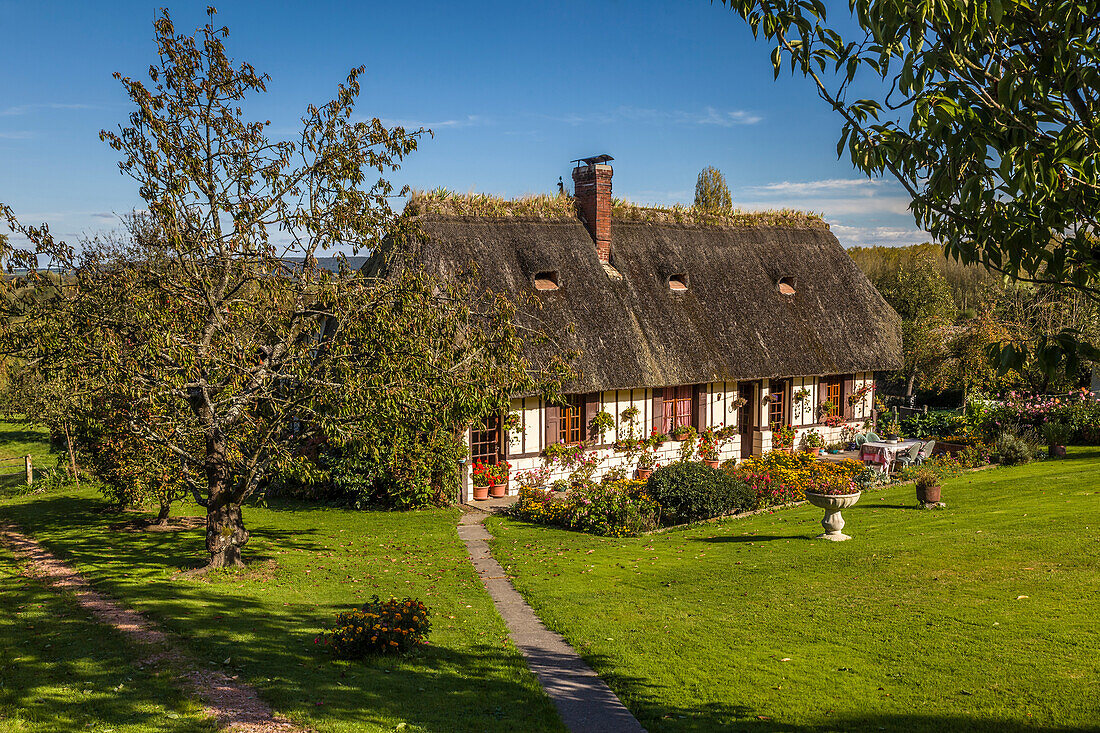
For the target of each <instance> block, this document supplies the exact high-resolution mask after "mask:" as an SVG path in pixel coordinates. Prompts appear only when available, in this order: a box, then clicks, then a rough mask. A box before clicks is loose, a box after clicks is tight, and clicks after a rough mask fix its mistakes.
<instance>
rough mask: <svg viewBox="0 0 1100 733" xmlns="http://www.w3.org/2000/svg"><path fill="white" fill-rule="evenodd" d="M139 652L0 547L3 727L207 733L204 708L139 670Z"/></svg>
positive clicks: (45, 731) (48, 731)
mask: <svg viewBox="0 0 1100 733" xmlns="http://www.w3.org/2000/svg"><path fill="white" fill-rule="evenodd" d="M139 652H140V650H133V649H131V648H129V647H128V646H127V644H126V641H125V640H124V639H123V638H122V636H121V635H120V634H117V633H115V632H113V631H111V630H107V629H104V628H103V627H101V626H99V625H98V624H96V623H95V622H94V621H89V620H88V614H87V613H86V612H84V611H82V610H81V609H80V608H79V606H77V604H76V602H75V601H74V600H73V599H71V598H70V597H68V596H67V595H60V594H58V593H57V592H55V591H53V590H51V589H48V588H44V587H43V586H42V585H41V583H39V582H38V581H37V580H33V579H29V578H25V577H22V576H21V575H20V574H19V568H18V566H17V564H16V562H15V558H14V557H12V555H11V554H10V553H9V552H8V551H7V550H5V549H3V548H0V730H2V731H28V732H30V731H41V733H56V732H59V731H86V730H95V731H106V730H114V731H117V733H123V732H124V731H130V732H132V733H140V732H141V731H151V730H152V731H180V732H181V733H182V732H183V731H203V730H213V727H212V726H210V725H209V724H207V723H206V722H205V721H204V720H203V716H202V711H201V708H200V706H198V705H196V704H195V703H194V702H192V701H188V700H186V699H184V698H183V696H182V695H180V693H179V692H177V691H176V690H175V689H174V688H173V687H172V686H171V685H169V684H168V682H167V681H166V680H163V679H160V678H158V677H156V676H154V675H153V674H150V673H148V672H145V671H143V670H141V669H138V668H137V667H136V666H135V665H136V664H137V663H138V662H139V661H140V659H141V655H140V653H139Z"/></svg>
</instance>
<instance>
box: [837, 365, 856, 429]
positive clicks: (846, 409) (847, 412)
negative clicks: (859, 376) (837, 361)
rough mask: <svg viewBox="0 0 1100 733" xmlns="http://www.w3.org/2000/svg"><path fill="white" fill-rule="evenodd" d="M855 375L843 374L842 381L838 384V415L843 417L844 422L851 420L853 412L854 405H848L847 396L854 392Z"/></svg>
mask: <svg viewBox="0 0 1100 733" xmlns="http://www.w3.org/2000/svg"><path fill="white" fill-rule="evenodd" d="M855 381H856V375H854V374H845V375H844V379H843V381H841V383H840V404H841V410H840V414H841V415H843V416H844V419H845V420H851V419H852V415H853V414H854V411H855V406H854V405H849V404H848V395H850V394H852V393H853V392H855V391H856V390H855Z"/></svg>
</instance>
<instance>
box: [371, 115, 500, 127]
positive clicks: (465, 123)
mask: <svg viewBox="0 0 1100 733" xmlns="http://www.w3.org/2000/svg"><path fill="white" fill-rule="evenodd" d="M382 124H384V125H386V126H387V127H394V126H400V127H404V128H406V129H417V128H420V127H426V128H428V129H429V130H440V129H447V128H456V127H475V126H478V125H487V124H490V121H489V119H488V118H487V117H482V116H481V115H466V116H465V117H456V118H454V119H450V120H439V121H437V122H423V121H420V120H408V119H404V120H402V119H390V118H383V119H382Z"/></svg>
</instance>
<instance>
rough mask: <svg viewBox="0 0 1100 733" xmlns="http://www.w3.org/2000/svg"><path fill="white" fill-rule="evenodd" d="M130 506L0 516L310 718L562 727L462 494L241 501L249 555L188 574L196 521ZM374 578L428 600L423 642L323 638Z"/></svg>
mask: <svg viewBox="0 0 1100 733" xmlns="http://www.w3.org/2000/svg"><path fill="white" fill-rule="evenodd" d="M185 513H190V514H196V513H197V510H196V508H195V507H191V508H190V510H189V511H188V512H185ZM135 516H137V515H128V516H119V515H118V514H114V513H110V512H106V511H105V503H104V501H103V500H102V499H100V498H99V497H98V496H97V495H96V494H95V492H94V491H91V490H88V489H85V490H81V491H68V492H64V493H54V494H48V495H42V496H27V497H20V498H16V499H9V500H7V501H3V502H0V519H5V520H9V521H12V522H14V523H16V524H17V525H18V526H20V527H21V528H23V529H24V530H26V531H27V532H29V533H30V534H32V535H33V536H34V537H35V538H37V539H38V540H39V541H40V542H42V544H43V545H45V546H46V547H47V548H48V549H49V550H51V551H52V552H54V553H56V554H57V555H59V556H61V557H63V558H65V559H66V560H68V561H69V562H70V563H71V564H72V565H74V566H75V567H76V568H78V569H79V570H80V571H81V572H82V573H83V574H84V575H85V577H87V578H88V579H89V580H90V581H91V582H92V583H93V584H94V585H95V586H96V587H97V588H99V589H100V590H102V591H104V592H106V593H107V594H109V595H111V596H113V597H114V598H116V599H120V600H121V601H122V602H123V603H124V604H126V605H128V606H131V607H133V608H136V609H138V610H140V611H142V612H143V613H145V614H146V615H147V616H148V617H150V618H152V619H154V620H155V621H158V622H159V623H161V624H162V625H163V626H164V627H166V628H167V629H169V630H170V631H172V632H174V633H175V634H177V635H178V636H179V637H180V638H181V639H182V640H183V644H184V646H185V648H186V649H188V650H189V651H190V652H191V653H193V654H194V655H195V656H196V657H197V658H198V659H199V660H200V661H203V662H206V663H209V664H212V665H217V666H220V667H222V668H224V669H227V670H229V671H230V672H231V673H235V674H239V675H240V677H241V679H242V680H244V681H247V682H249V683H251V684H253V685H255V686H256V687H257V688H258V689H259V691H260V693H261V695H262V696H263V697H264V698H265V699H266V700H267V701H268V702H270V703H271V704H272V705H273V706H274V708H275V709H276V711H277V712H280V713H283V714H285V715H287V716H289V717H290V718H291V719H293V720H295V721H297V722H299V723H301V724H303V725H306V726H309V727H311V728H313V729H315V730H317V731H319V732H325V731H333V732H335V731H391V730H394V729H395V728H396V727H397V726H398V725H400V724H406V727H404V728H402V730H405V731H409V732H410V733H411V732H413V731H514V730H524V731H561V730H562V727H561V723H560V721H559V720H558V717H557V714H556V712H555V711H554V709H553V706H552V704H551V703H550V701H549V699H548V698H547V697H546V696H545V695H544V694H543V692H542V691H541V689H540V688H539V687H538V684H537V682H536V681H535V679H534V677H533V675H531V673H530V672H529V671H528V670H527V668H526V665H525V663H524V661H523V659H522V657H521V656H520V654H519V652H518V651H517V650H516V649H515V648H514V646H512V644H511V643H510V642H508V641H507V638H506V637H507V631H506V628H505V626H504V623H503V621H502V619H501V618H500V616H499V615H498V614H497V613H496V611H495V609H494V608H493V605H492V601H491V599H490V598H489V596H488V595H487V593H486V592H485V590H484V588H483V587H482V585H481V582H480V580H479V579H478V577H477V575H476V574H475V573H474V570H473V568H472V566H471V565H470V563H469V561H468V559H467V557H466V554H465V549H464V547H463V546H462V544H461V542H460V541H459V539H458V537H457V534H456V531H455V525H456V521H457V518H458V512H457V510H437V511H425V512H412V513H384V512H356V511H341V510H336V509H321V508H314V507H309V506H303V505H292V504H283V505H278V506H270V507H266V508H260V507H249V508H247V509H246V511H245V520H246V523H247V524H248V526H249V529H250V531H251V532H252V541H251V542H250V543H249V545H248V546H247V548H246V554H247V556H248V558H249V559H250V560H251V561H252V563H253V564H252V566H251V568H249V569H248V570H245V571H243V572H233V571H223V572H219V573H214V574H211V575H209V576H207V577H205V578H196V579H190V578H185V577H182V576H181V575H180V573H179V571H181V570H185V569H187V568H191V567H195V566H197V565H200V564H202V562H203V535H202V530H201V529H199V528H192V529H186V530H176V531H173V532H142V531H133V530H129V529H126V528H124V525H125V523H126V521H127V520H128V519H133V518H134V517H135ZM375 593H377V594H378V595H379V596H382V597H388V596H390V595H394V596H398V597H404V596H415V597H418V598H420V599H421V600H423V601H424V602H425V603H427V604H428V605H429V607H430V608H431V612H432V616H431V620H432V627H433V628H432V633H431V635H430V637H429V640H430V645H429V646H427V647H426V648H424V649H423V650H422V651H420V652H419V653H418V654H417V655H416V656H412V657H409V658H403V659H399V658H378V659H371V660H368V661H365V662H347V661H334V660H332V659H331V658H329V657H328V656H326V655H325V654H323V653H322V651H321V649H320V648H319V647H318V646H317V645H315V644H314V643H313V639H314V638H315V636H316V635H317V633H318V632H319V631H320V629H321V628H322V627H323V626H324V625H325V624H327V623H328V622H329V621H330V620H331V619H332V617H333V616H334V615H335V614H336V613H337V612H338V611H340V610H345V609H347V608H348V607H350V606H352V605H354V604H356V603H359V602H362V601H363V600H364V599H366V598H368V597H370V596H371V595H372V594H375ZM47 686H49V685H47ZM130 694H132V693H131V692H130V691H129V690H127V689H124V690H123V691H121V692H119V693H118V696H119V698H120V699H122V700H125V699H126V698H127V696H129V695H130ZM49 707H50V706H48V705H47V706H46V707H45V708H44V710H43V712H42V715H44V716H46V715H48V714H49ZM55 712H56V713H57V714H59V715H60V714H61V712H62V710H60V709H58V710H56V711H55Z"/></svg>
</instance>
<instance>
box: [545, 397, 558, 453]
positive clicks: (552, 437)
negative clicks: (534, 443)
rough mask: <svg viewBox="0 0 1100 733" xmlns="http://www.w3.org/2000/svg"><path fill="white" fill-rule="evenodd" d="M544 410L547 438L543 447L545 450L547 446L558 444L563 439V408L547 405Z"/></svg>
mask: <svg viewBox="0 0 1100 733" xmlns="http://www.w3.org/2000/svg"><path fill="white" fill-rule="evenodd" d="M544 410H545V412H544V416H545V418H546V438H545V440H544V441H543V442H544V443H545V444H544V445H543V446H542V447H543V448H544V449H545V448H546V447H547V446H550V445H553V444H554V443H557V442H558V439H559V438H560V437H561V408H560V407H558V406H557V405H547V406H546V407H545V408H544Z"/></svg>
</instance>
